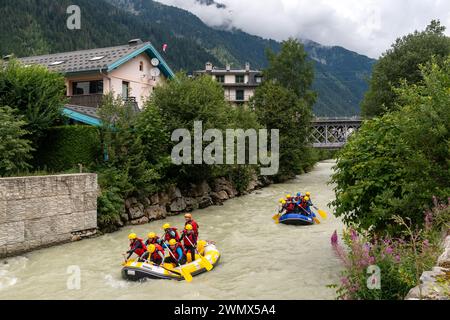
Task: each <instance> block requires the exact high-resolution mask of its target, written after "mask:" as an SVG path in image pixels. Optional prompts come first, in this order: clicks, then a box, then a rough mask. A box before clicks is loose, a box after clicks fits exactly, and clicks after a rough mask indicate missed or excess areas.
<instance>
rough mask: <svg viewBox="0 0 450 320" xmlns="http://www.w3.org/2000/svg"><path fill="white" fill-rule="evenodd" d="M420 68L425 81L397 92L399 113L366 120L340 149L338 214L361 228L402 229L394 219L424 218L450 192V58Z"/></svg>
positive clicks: (419, 221)
mask: <svg viewBox="0 0 450 320" xmlns="http://www.w3.org/2000/svg"><path fill="white" fill-rule="evenodd" d="M441 64H442V67H439V66H438V64H437V63H436V62H433V64H432V65H431V66H427V67H426V68H425V67H423V68H421V70H422V78H423V79H424V80H423V84H419V85H417V84H407V83H406V82H404V83H403V84H402V85H401V87H400V88H399V89H396V90H395V93H396V95H398V104H397V106H396V109H397V110H396V111H393V112H390V113H387V114H385V115H384V116H382V117H380V118H375V119H373V120H369V121H366V122H365V123H364V124H363V126H362V127H361V129H360V131H358V133H357V134H355V135H353V136H352V137H351V139H350V140H349V142H348V144H347V145H346V146H345V147H344V148H343V149H342V150H341V151H340V152H339V153H338V157H337V164H336V167H335V169H336V172H335V174H334V175H333V176H332V181H333V182H334V183H335V184H336V188H335V192H336V200H335V201H333V205H334V206H335V207H336V215H337V216H342V217H343V219H344V221H345V222H346V223H354V224H356V226H358V227H359V228H360V229H369V228H373V229H374V231H375V232H377V233H384V232H388V233H397V231H398V230H397V229H396V228H395V226H394V224H393V222H392V218H393V217H394V216H395V215H398V216H400V217H403V218H409V219H411V221H412V223H413V225H417V226H421V225H422V224H423V222H424V219H423V216H424V213H423V212H424V209H426V208H429V207H431V206H432V198H433V196H436V197H438V198H442V199H446V198H447V197H448V196H449V195H450V169H449V165H450V90H449V88H450V58H447V60H446V61H445V62H442V63H441Z"/></svg>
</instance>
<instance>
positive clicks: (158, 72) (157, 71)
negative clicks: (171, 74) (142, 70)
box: [150, 68, 161, 77]
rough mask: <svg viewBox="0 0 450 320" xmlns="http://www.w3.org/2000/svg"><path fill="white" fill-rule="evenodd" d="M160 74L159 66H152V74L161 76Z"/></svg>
mask: <svg viewBox="0 0 450 320" xmlns="http://www.w3.org/2000/svg"><path fill="white" fill-rule="evenodd" d="M160 74H161V71H160V70H159V69H158V68H152V69H151V70H150V75H151V76H152V77H159V75H160Z"/></svg>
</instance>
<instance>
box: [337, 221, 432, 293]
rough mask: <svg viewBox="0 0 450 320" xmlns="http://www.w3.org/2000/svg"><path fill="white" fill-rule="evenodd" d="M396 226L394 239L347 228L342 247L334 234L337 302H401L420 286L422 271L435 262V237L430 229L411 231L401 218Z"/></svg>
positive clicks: (409, 226)
mask: <svg viewBox="0 0 450 320" xmlns="http://www.w3.org/2000/svg"><path fill="white" fill-rule="evenodd" d="M397 224H399V226H400V228H401V229H402V230H403V232H402V235H400V237H398V238H392V237H383V238H374V237H373V236H371V235H370V234H369V233H363V234H358V233H357V232H356V231H355V230H354V229H353V228H349V229H348V230H344V235H343V239H344V244H345V246H342V245H341V244H340V243H339V241H338V237H337V234H336V233H335V234H334V235H333V237H332V246H333V249H334V251H335V253H336V254H337V256H338V257H339V258H340V259H341V261H342V262H343V265H344V270H343V271H342V276H341V279H340V283H339V285H336V286H335V287H336V288H337V290H336V291H337V294H338V299H343V300H402V299H404V297H405V296H406V295H407V293H408V292H409V290H410V289H411V288H413V287H414V286H416V285H419V284H420V275H421V274H422V272H423V271H425V270H429V269H431V268H432V266H433V265H434V264H435V262H436V259H437V256H438V252H439V241H438V239H439V237H437V233H436V232H431V230H428V231H427V230H420V231H415V230H413V229H411V225H410V224H408V223H406V222H405V221H404V220H403V219H401V218H397ZM333 238H334V239H333ZM369 266H376V267H377V268H379V270H378V271H379V272H375V273H372V272H373V271H376V270H371V269H369ZM369 271H370V272H369ZM371 273H372V275H370V274H371Z"/></svg>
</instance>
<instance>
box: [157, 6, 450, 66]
mask: <svg viewBox="0 0 450 320" xmlns="http://www.w3.org/2000/svg"><path fill="white" fill-rule="evenodd" d="M157 1H159V2H161V3H164V4H169V5H173V6H176V7H179V8H183V9H186V10H188V11H191V12H192V13H194V14H195V15H197V16H198V17H199V18H200V19H202V20H203V21H204V22H205V23H206V24H207V25H210V26H223V25H231V26H233V27H236V28H239V29H242V30H243V31H245V32H248V33H250V34H254V35H258V36H261V37H264V38H272V39H275V40H284V39H287V38H288V37H290V36H294V37H299V38H302V39H310V40H314V41H316V42H319V43H321V44H324V45H340V46H343V47H345V48H347V49H350V50H354V51H356V52H359V53H362V54H365V55H368V56H369V57H372V58H378V57H379V55H380V54H381V53H382V52H384V51H385V50H386V49H388V48H389V46H390V45H391V44H392V43H393V42H394V41H395V39H396V38H398V37H400V36H402V35H405V34H407V33H410V32H412V31H414V30H423V29H424V28H425V27H426V25H427V24H428V23H429V22H430V21H431V20H432V19H440V20H441V23H442V24H443V25H445V26H447V27H448V29H447V31H446V33H447V34H448V35H450V30H449V29H450V0H215V1H216V2H218V3H222V4H225V5H226V6H227V8H226V9H218V8H217V7H216V6H203V5H200V4H199V3H198V2H197V1H196V0H157Z"/></svg>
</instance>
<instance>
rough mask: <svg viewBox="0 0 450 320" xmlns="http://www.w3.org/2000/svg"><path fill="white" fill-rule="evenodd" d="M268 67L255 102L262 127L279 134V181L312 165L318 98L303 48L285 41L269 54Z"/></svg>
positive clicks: (257, 91) (264, 72)
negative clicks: (312, 126) (311, 137)
mask: <svg viewBox="0 0 450 320" xmlns="http://www.w3.org/2000/svg"><path fill="white" fill-rule="evenodd" d="M267 54H268V60H269V67H268V68H267V69H266V70H264V71H263V74H264V77H265V81H264V84H263V85H262V86H260V87H258V88H257V90H256V92H255V96H254V97H253V99H252V105H253V107H254V108H255V110H256V114H257V117H258V121H259V123H261V125H263V126H264V127H266V128H268V129H279V130H280V172H279V174H278V176H277V178H279V179H281V180H282V179H285V178H288V177H292V176H293V175H295V174H298V173H301V172H302V171H304V170H306V168H307V167H308V166H309V164H310V162H311V155H310V148H309V147H308V146H307V142H306V140H307V137H308V133H309V129H310V121H311V117H312V111H311V110H312V105H313V104H314V102H315V100H316V94H315V92H314V91H312V90H311V86H312V82H313V80H314V69H313V65H312V63H311V62H310V61H308V60H307V54H306V52H305V50H304V48H303V45H302V44H301V43H300V42H299V41H298V40H294V39H289V40H287V41H284V42H283V44H282V48H281V51H280V52H279V53H278V54H274V53H272V52H271V51H268V53H267Z"/></svg>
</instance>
